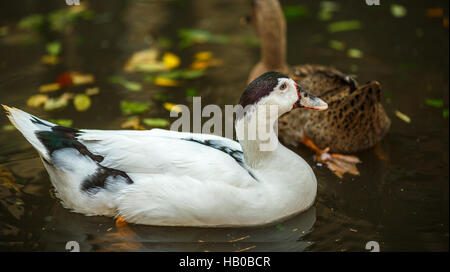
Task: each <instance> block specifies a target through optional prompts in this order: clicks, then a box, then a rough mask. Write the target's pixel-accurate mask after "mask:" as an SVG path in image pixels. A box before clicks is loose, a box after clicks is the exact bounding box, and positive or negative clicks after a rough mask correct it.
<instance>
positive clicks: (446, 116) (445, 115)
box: [442, 109, 448, 118]
mask: <svg viewBox="0 0 450 272" xmlns="http://www.w3.org/2000/svg"><path fill="white" fill-rule="evenodd" d="M442 117H444V118H448V109H443V110H442Z"/></svg>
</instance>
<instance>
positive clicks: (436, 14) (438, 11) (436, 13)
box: [425, 8, 444, 18]
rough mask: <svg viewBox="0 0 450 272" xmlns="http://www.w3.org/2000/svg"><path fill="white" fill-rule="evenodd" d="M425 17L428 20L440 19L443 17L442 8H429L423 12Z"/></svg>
mask: <svg viewBox="0 0 450 272" xmlns="http://www.w3.org/2000/svg"><path fill="white" fill-rule="evenodd" d="M425 15H426V16H427V17H428V18H440V17H442V16H444V10H443V9H442V8H429V9H427V10H426V11H425Z"/></svg>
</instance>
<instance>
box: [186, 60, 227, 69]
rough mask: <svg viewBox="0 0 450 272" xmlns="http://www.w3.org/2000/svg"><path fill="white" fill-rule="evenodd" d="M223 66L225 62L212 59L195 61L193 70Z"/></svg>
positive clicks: (192, 66)
mask: <svg viewBox="0 0 450 272" xmlns="http://www.w3.org/2000/svg"><path fill="white" fill-rule="evenodd" d="M222 64H223V61H222V60H221V59H210V60H195V61H194V62H193V63H192V65H191V69H193V70H204V69H206V68H208V67H211V66H220V65H222Z"/></svg>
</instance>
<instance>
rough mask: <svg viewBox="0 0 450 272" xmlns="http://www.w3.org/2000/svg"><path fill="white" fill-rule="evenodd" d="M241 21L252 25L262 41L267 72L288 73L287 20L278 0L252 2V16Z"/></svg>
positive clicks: (254, 0) (262, 57)
mask: <svg viewBox="0 0 450 272" xmlns="http://www.w3.org/2000/svg"><path fill="white" fill-rule="evenodd" d="M241 21H242V22H243V23H246V24H250V25H252V26H253V27H254V29H255V31H256V33H257V35H258V37H259V39H260V42H261V62H262V64H263V65H264V68H266V69H265V70H266V71H270V70H276V71H281V72H287V64H286V20H285V18H284V15H283V11H282V9H281V5H280V3H279V2H278V0H252V1H251V14H250V15H248V16H246V17H244V18H243V19H242V20H241Z"/></svg>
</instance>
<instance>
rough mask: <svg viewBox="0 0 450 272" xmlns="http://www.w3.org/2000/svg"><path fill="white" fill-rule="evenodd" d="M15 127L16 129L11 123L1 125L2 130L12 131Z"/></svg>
mask: <svg viewBox="0 0 450 272" xmlns="http://www.w3.org/2000/svg"><path fill="white" fill-rule="evenodd" d="M15 129H16V127H15V126H13V125H4V126H3V127H2V130H3V131H13V130H15Z"/></svg>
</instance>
